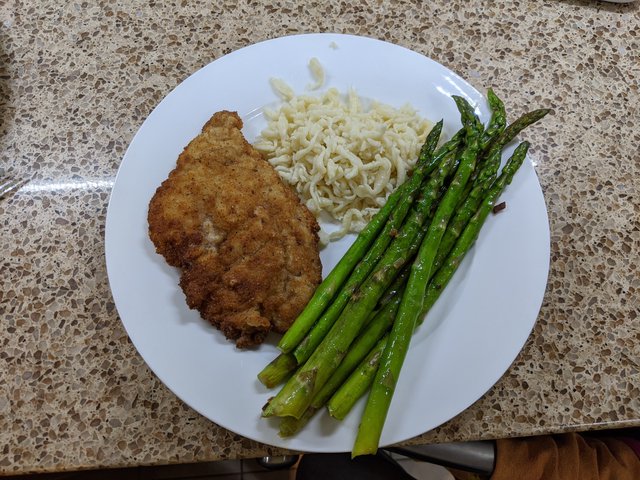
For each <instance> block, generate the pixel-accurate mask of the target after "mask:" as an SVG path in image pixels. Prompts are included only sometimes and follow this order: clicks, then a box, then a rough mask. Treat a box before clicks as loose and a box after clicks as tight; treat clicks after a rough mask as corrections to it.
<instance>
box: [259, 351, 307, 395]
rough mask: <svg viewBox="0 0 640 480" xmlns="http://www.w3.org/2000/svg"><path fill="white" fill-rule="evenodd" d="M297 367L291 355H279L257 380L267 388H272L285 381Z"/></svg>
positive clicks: (294, 358)
mask: <svg viewBox="0 0 640 480" xmlns="http://www.w3.org/2000/svg"><path fill="white" fill-rule="evenodd" d="M297 367H298V362H297V361H296V357H294V356H293V354H292V353H281V354H280V355H278V356H277V357H276V358H274V359H273V360H272V361H271V363H269V365H267V366H266V367H264V368H263V369H262V371H261V372H260V373H259V374H258V380H260V383H262V384H263V385H264V386H265V387H267V388H273V387H275V386H277V385H280V384H281V383H282V382H283V381H285V380H286V379H287V378H288V377H289V376H290V375H291V373H293V371H294V370H295V369H296V368H297Z"/></svg>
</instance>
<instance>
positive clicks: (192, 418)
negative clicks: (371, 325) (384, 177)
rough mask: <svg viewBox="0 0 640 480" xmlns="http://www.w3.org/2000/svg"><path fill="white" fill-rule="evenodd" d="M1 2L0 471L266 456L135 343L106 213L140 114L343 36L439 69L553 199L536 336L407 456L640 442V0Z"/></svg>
mask: <svg viewBox="0 0 640 480" xmlns="http://www.w3.org/2000/svg"><path fill="white" fill-rule="evenodd" d="M63 4H64V5H62V6H61V4H60V2H54V1H51V0H43V1H38V2H36V1H33V0H23V1H18V0H15V1H12V0H8V1H5V2H2V3H1V4H0V21H1V25H0V59H1V62H0V69H1V70H0V89H1V97H0V122H1V124H0V159H1V160H0V162H1V163H2V165H3V166H4V167H6V168H8V169H9V170H12V171H14V172H18V173H24V174H27V173H32V174H33V175H34V178H33V180H32V182H31V183H30V184H29V185H28V186H27V187H25V188H24V189H23V190H21V191H20V192H18V193H17V194H16V195H14V196H13V197H11V198H9V199H5V200H3V201H1V202H0V259H1V260H0V262H1V263H0V271H1V275H0V282H2V283H1V285H2V287H1V288H0V320H1V322H2V328H1V329H0V385H1V386H0V448H1V449H2V453H1V454H0V473H5V474H9V473H16V472H33V471H56V470H58V471H59V470H73V469H80V468H97V467H117V466H133V465H149V464H162V463H173V462H195V461H205V460H216V459H227V458H238V457H256V456H261V455H264V454H265V453H267V452H273V451H274V450H273V449H271V448H268V447H265V446H263V445H259V444H257V443H254V442H252V441H249V440H247V439H244V438H241V437H239V436H237V435H235V434H233V433H230V432H228V431H226V430H224V429H223V428H221V427H218V426H216V425H214V424H212V423H211V422H209V421H208V420H206V419H205V418H203V417H201V416H200V415H198V414H197V413H195V412H194V411H192V410H191V409H190V408H189V407H187V406H185V405H184V404H183V403H182V402H181V401H180V400H179V399H178V398H176V397H175V396H174V395H173V394H172V393H171V392H170V391H169V390H168V389H167V388H165V387H164V386H163V384H162V383H161V382H160V381H159V380H158V379H157V378H156V377H155V376H154V375H153V374H152V373H151V372H150V370H149V369H148V368H147V366H146V365H145V363H144V361H143V360H142V358H141V357H140V356H139V355H138V353H137V352H136V350H135V348H134V347H133V346H132V344H131V342H130V341H129V339H128V337H127V335H126V333H125V331H124V329H123V327H122V325H121V323H120V321H119V318H118V314H117V312H116V309H115V306H114V303H113V300H112V297H111V294H110V291H109V286H108V282H107V275H106V269H105V261H104V246H103V240H104V239H103V234H104V224H105V215H106V212H107V202H108V199H109V193H110V191H111V188H112V185H113V181H114V177H115V174H116V171H117V169H118V165H119V163H120V161H121V158H122V156H123V154H124V151H125V149H126V147H127V145H128V143H129V142H130V140H131V138H132V137H133V135H134V133H135V132H136V130H137V128H138V127H139V126H140V124H141V123H142V121H143V120H144V119H145V118H146V116H147V115H148V114H149V112H150V111H151V110H152V109H153V108H154V107H155V106H156V105H157V104H158V102H159V101H160V100H161V99H162V98H163V97H164V96H165V95H166V94H167V93H168V92H169V91H171V89H172V88H173V87H175V86H176V85H177V84H178V83H180V82H181V81H182V80H184V79H185V78H186V77H187V76H188V75H190V74H191V73H192V72H194V71H195V70H197V69H198V68H200V67H202V66H204V65H206V64H207V63H209V62H211V61H212V60H214V59H216V58H219V57H220V56H222V55H224V54H225V53H228V52H231V51H233V50H235V49H238V48H240V47H243V46H246V45H248V44H251V43H254V42H257V41H260V40H264V39H267V38H273V37H277V36H282V35H286V34H293V33H303V32H323V31H334V32H340V33H354V34H359V35H366V36H371V37H376V38H380V39H384V40H388V41H391V42H394V43H397V44H400V45H403V46H406V47H409V48H412V49H414V50H416V51H418V52H420V53H423V54H425V55H427V56H430V57H432V58H434V59H435V60H437V61H439V62H441V63H442V64H444V65H445V66H447V67H449V68H451V69H452V70H454V71H456V72H458V73H459V74H461V75H462V76H463V77H465V78H467V79H468V80H469V81H470V82H471V83H472V84H474V85H475V86H476V87H477V88H478V89H480V90H485V89H486V88H487V87H489V86H493V87H494V88H495V89H496V90H497V91H499V92H501V93H502V96H503V97H504V98H505V99H507V103H508V106H509V107H511V108H514V109H517V108H518V107H521V108H522V109H524V108H525V107H527V106H532V107H533V106H535V107H552V108H553V109H554V111H555V114H554V115H553V116H551V117H550V118H548V119H546V120H545V121H544V122H542V123H540V124H538V125H535V126H534V127H532V128H531V129H530V130H528V132H527V138H528V139H530V140H531V142H532V144H533V146H534V147H533V150H532V155H533V156H534V157H535V158H536V160H537V162H538V167H537V170H538V174H539V177H540V181H541V184H542V187H543V190H544V194H545V199H546V202H547V207H548V212H549V220H550V226H551V242H552V244H551V270H550V276H549V283H548V287H547V292H546V295H545V299H544V303H543V306H542V310H541V312H540V316H539V319H538V322H537V324H536V326H535V329H534V331H533V333H532V334H531V336H530V338H529V340H528V341H527V343H526V345H525V347H524V349H523V350H522V352H521V353H520V355H519V356H518V358H517V360H516V361H515V362H514V364H513V365H512V366H511V368H510V369H509V370H508V372H507V373H506V374H505V375H504V376H503V377H502V379H500V380H499V381H498V383H497V384H496V385H495V386H494V387H493V388H492V389H491V390H490V391H489V392H488V393H487V394H486V395H484V396H483V397H482V398H481V399H480V400H479V401H478V402H476V403H475V404H474V405H473V406H471V407H470V408H469V409H468V410H466V411H465V412H463V413H462V414H461V415H459V416H458V417H456V418H454V419H453V420H451V421H449V422H448V423H446V424H445V425H442V426H441V427H439V428H437V429H435V430H434V431H431V432H429V433H426V434H424V435H422V436H421V437H418V438H416V439H413V440H411V441H410V442H409V443H425V442H442V441H458V440H470V439H489V438H496V437H504V436H516V435H518V436H520V435H532V434H538V433H548V432H563V431H570V430H585V429H586V430H591V429H602V428H610V427H626V426H638V425H640V361H639V360H638V359H639V358H640V319H639V318H638V312H639V309H640V305H639V303H638V298H640V291H639V289H640V272H639V266H640V256H639V253H638V252H640V228H639V219H640V191H639V187H640V183H639V181H638V178H640V152H639V150H638V145H640V129H639V128H638V126H637V124H638V121H639V120H640V108H639V105H640V92H639V84H640V2H638V3H632V4H627V5H612V4H604V3H600V2H597V1H591V0H584V1H580V0H565V1H560V0H540V1H536V2H527V1H511V0H505V1H501V2H484V1H482V0H453V1H446V2H445V1H443V0H439V1H434V2H406V1H400V2H388V1H386V0H379V1H373V0H360V1H358V2H353V3H351V2H335V3H333V4H331V5H323V4H322V3H318V2H310V3H309V4H308V5H306V6H302V5H298V3H296V2H293V1H285V2H277V3H276V4H274V3H271V2H264V3H263V2H260V1H259V0H240V1H239V2H205V1H202V0H197V1H193V2H177V1H171V2H155V1H147V2H143V1H139V0H131V1H127V2H107V1H102V0H98V1H97V2H84V1H71V2H63Z"/></svg>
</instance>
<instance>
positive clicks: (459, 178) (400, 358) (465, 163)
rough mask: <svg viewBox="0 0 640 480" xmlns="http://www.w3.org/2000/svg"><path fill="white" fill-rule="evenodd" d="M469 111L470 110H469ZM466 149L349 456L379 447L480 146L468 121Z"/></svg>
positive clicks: (415, 270)
mask: <svg viewBox="0 0 640 480" xmlns="http://www.w3.org/2000/svg"><path fill="white" fill-rule="evenodd" d="M454 100H455V101H456V104H457V105H458V108H459V110H460V113H461V115H462V116H463V117H464V116H465V115H468V113H467V112H468V111H469V110H471V106H470V105H469V104H468V103H467V102H466V101H465V100H464V99H463V98H461V97H454ZM471 111H472V110H471ZM467 132H468V133H467V135H468V139H469V140H468V143H467V145H468V146H467V148H466V150H465V152H464V154H463V156H462V159H461V161H460V166H459V167H458V170H457V171H456V174H455V176H454V178H453V180H452V181H451V184H450V186H449V188H448V190H447V193H446V194H445V196H444V198H443V199H442V201H441V202H440V205H439V206H438V209H437V210H436V213H435V215H434V218H433V220H432V222H431V224H430V226H429V229H428V231H427V234H426V236H425V238H424V240H423V242H422V245H421V246H420V250H419V252H418V256H417V257H416V260H415V261H414V262H413V265H412V267H411V275H410V276H409V280H408V282H407V287H406V289H405V291H404V294H403V296H402V302H401V304H400V309H399V311H398V314H397V316H396V320H395V322H394V324H393V327H392V329H391V333H390V336H389V341H388V343H387V346H386V348H385V350H384V353H383V355H382V358H381V360H380V367H379V368H378V371H377V373H376V377H375V380H374V383H373V386H372V387H371V392H370V393H369V398H368V401H367V405H366V407H365V410H364V414H363V417H362V421H361V423H360V427H359V429H358V435H357V437H356V442H355V444H354V447H353V451H352V456H353V457H356V456H359V455H365V454H374V453H375V452H376V451H377V449H378V443H379V440H380V435H381V434H382V427H383V425H384V421H385V419H386V416H387V412H388V410H389V405H390V404H391V398H392V397H393V392H394V390H395V384H396V381H397V378H398V376H399V374H400V369H401V367H402V363H403V362H404V358H405V356H406V353H407V350H408V349H409V342H410V340H411V335H412V334H413V330H414V328H415V325H416V323H417V321H418V316H419V315H420V312H421V310H422V303H423V298H424V294H425V290H426V288H427V283H428V281H429V277H430V275H431V269H432V266H433V261H434V260H435V256H436V253H437V250H438V246H439V244H440V240H441V239H442V236H443V235H444V232H445V229H446V227H447V223H448V221H449V219H450V218H451V216H452V215H453V213H454V210H455V207H456V205H457V204H458V201H459V197H460V195H461V194H462V192H463V191H464V187H465V185H466V183H467V182H468V181H469V177H470V176H471V173H472V172H473V170H474V168H475V165H476V159H477V156H478V150H479V148H480V145H479V143H480V138H479V137H480V134H481V131H479V129H478V128H477V127H476V126H475V125H473V124H471V125H469V126H468V127H467Z"/></svg>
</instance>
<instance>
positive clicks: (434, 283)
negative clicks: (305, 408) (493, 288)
mask: <svg viewBox="0 0 640 480" xmlns="http://www.w3.org/2000/svg"><path fill="white" fill-rule="evenodd" d="M528 148H529V144H528V143H527V142H523V143H522V144H520V145H519V146H518V148H516V151H515V152H514V153H513V155H512V157H511V158H510V159H509V161H508V162H507V164H506V165H505V167H504V169H503V170H502V173H501V175H500V177H499V178H498V180H496V182H495V183H494V185H493V186H492V187H491V189H490V190H489V192H487V194H486V196H485V197H484V198H483V199H482V203H481V205H480V206H479V207H478V210H477V211H476V213H475V214H474V216H473V217H472V218H471V220H470V221H469V223H468V224H467V226H466V228H465V229H464V231H463V232H462V235H461V236H460V238H459V239H458V241H457V242H456V245H455V246H454V248H453V250H452V251H451V253H450V254H449V256H448V257H447V260H446V263H445V265H444V266H443V267H442V268H441V269H440V270H438V271H437V272H436V274H435V276H433V277H432V279H431V281H430V282H429V285H428V286H427V291H426V294H425V299H424V302H423V305H422V311H421V312H420V316H419V320H418V322H419V323H422V320H423V319H424V317H425V315H426V314H427V312H428V311H429V310H430V309H431V307H432V306H433V304H434V303H435V301H436V300H437V299H438V297H439V296H440V294H441V293H442V291H443V290H444V288H445V287H446V285H447V284H448V282H449V280H450V279H451V277H452V276H453V274H454V273H455V271H456V269H457V268H458V266H459V265H460V262H461V261H462V259H463V258H464V256H465V255H466V253H467V252H468V251H469V250H470V249H471V247H472V246H473V243H474V242H475V240H476V238H477V237H478V234H479V232H480V229H481V228H482V225H483V224H484V221H485V220H486V218H487V216H488V215H489V213H490V212H491V209H492V208H493V205H494V203H495V201H496V199H497V198H498V197H499V196H500V194H501V193H502V192H503V191H504V188H505V187H506V186H507V185H509V184H510V183H511V180H512V179H513V176H514V174H515V173H516V171H517V170H518V169H519V168H520V166H521V165H522V162H523V160H524V158H525V156H526V153H527V150H528ZM376 348H377V347H376ZM365 374H366V376H368V378H359V379H358V381H356V380H351V379H350V378H349V379H347V380H346V381H345V382H344V383H343V384H342V386H341V387H340V388H339V389H338V390H336V393H335V394H334V395H333V397H331V399H330V400H329V403H330V404H331V405H332V407H331V408H332V409H333V410H334V411H340V412H341V414H340V415H341V416H342V418H344V416H346V414H347V413H348V412H349V411H350V410H351V408H352V407H353V405H354V404H355V402H356V401H357V400H358V399H359V398H360V397H361V396H362V395H364V393H365V392H366V390H367V388H369V386H370V385H371V383H372V382H373V379H374V377H375V371H372V369H370V368H366V367H365V366H364V365H363V364H361V365H360V366H359V367H358V369H356V370H355V371H354V372H353V373H352V376H361V377H363V376H365ZM346 400H348V403H343V402H345V401H346Z"/></svg>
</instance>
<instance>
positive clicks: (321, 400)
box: [280, 277, 406, 437]
mask: <svg viewBox="0 0 640 480" xmlns="http://www.w3.org/2000/svg"><path fill="white" fill-rule="evenodd" d="M404 280H406V277H405V278H404ZM399 306H400V295H396V297H395V298H394V299H393V300H391V301H390V302H389V303H387V305H385V307H383V308H382V309H381V310H380V311H379V312H378V314H377V315H376V316H375V317H374V319H373V320H371V322H370V324H369V325H368V327H367V329H366V330H365V332H364V333H363V334H362V335H361V336H360V337H359V338H358V339H357V340H355V341H354V342H353V345H351V346H350V347H349V352H348V353H347V354H346V355H345V357H344V359H343V360H342V362H341V363H340V366H339V367H338V368H337V369H336V371H335V372H333V374H332V375H331V377H330V378H329V380H328V381H327V383H325V384H324V385H323V386H322V388H321V389H320V390H319V391H318V392H317V393H316V394H315V395H314V396H313V399H312V400H311V404H310V405H309V406H308V407H307V409H306V410H305V412H304V413H303V414H302V416H301V417H300V418H294V417H284V418H283V419H282V422H281V423H280V436H282V437H288V436H291V435H293V434H295V433H296V432H298V431H299V430H300V429H301V428H302V427H304V426H305V425H306V424H307V423H308V422H309V420H311V418H312V417H313V415H315V413H316V412H317V411H318V410H320V409H321V408H322V407H323V406H324V404H325V403H326V402H327V400H329V398H331V396H332V395H333V394H334V392H335V391H336V390H337V389H338V388H340V386H341V385H342V383H343V382H344V381H345V379H346V378H348V377H349V375H350V374H351V372H352V371H353V370H354V368H356V367H357V366H358V363H360V362H361V361H362V359H363V358H364V357H365V356H366V355H367V353H368V352H369V351H370V350H371V348H372V346H373V345H375V343H376V342H377V341H378V340H379V339H380V337H382V336H383V335H384V333H385V332H386V331H387V330H388V329H389V326H390V325H391V324H392V323H393V319H394V318H395V315H396V312H397V311H398V307H399Z"/></svg>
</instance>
